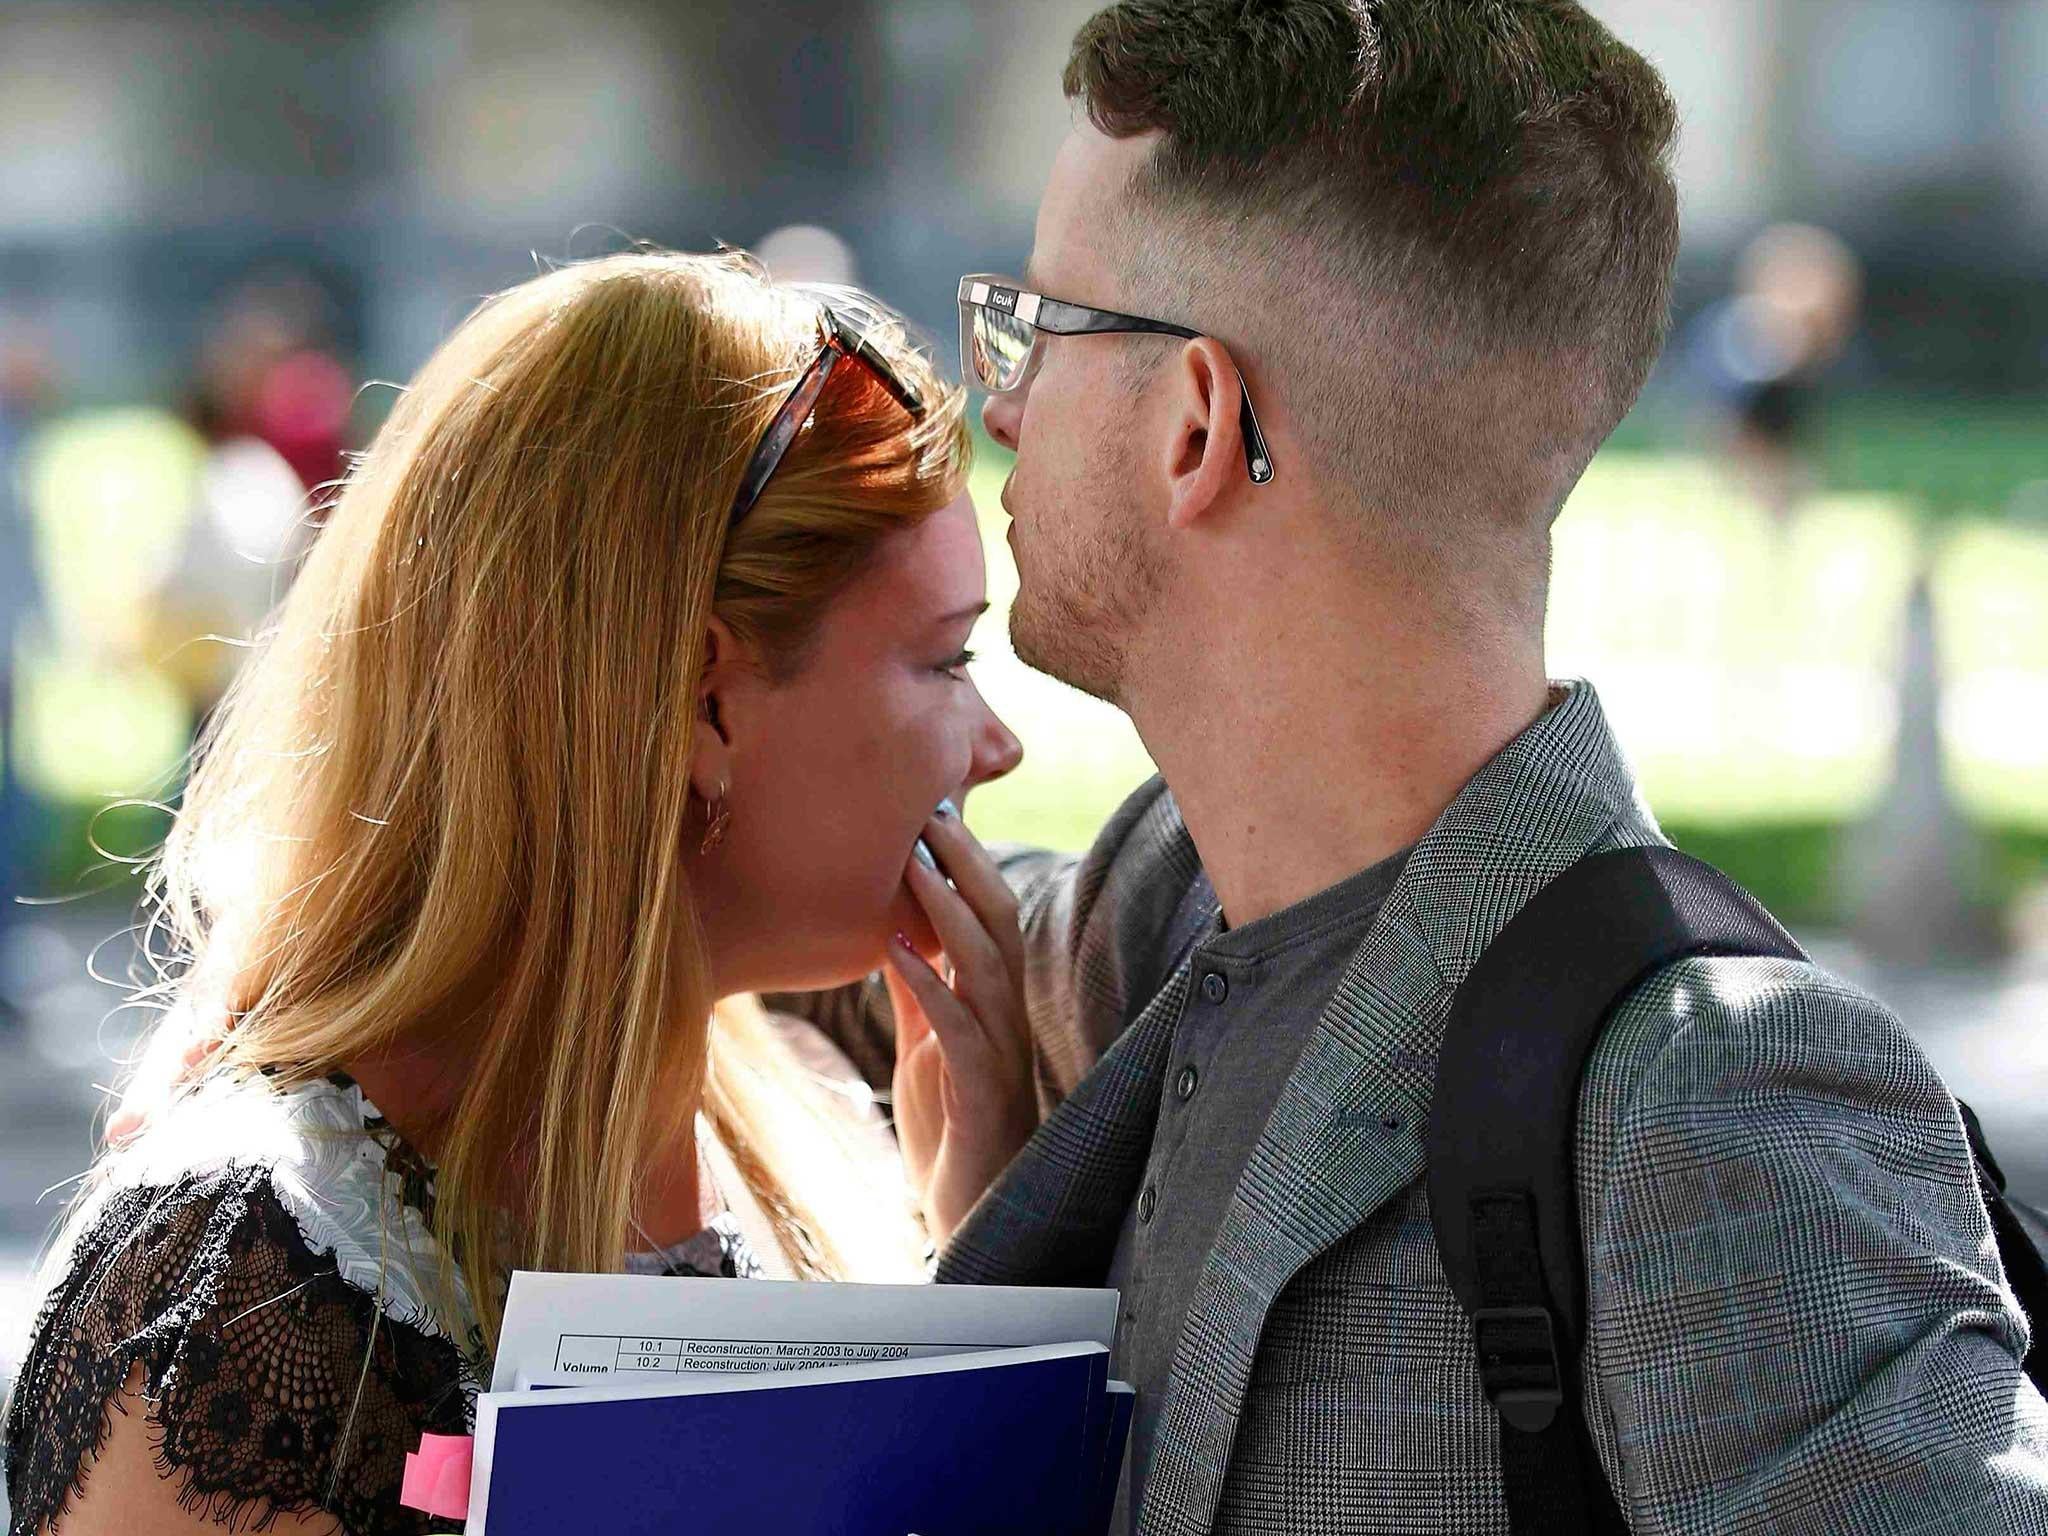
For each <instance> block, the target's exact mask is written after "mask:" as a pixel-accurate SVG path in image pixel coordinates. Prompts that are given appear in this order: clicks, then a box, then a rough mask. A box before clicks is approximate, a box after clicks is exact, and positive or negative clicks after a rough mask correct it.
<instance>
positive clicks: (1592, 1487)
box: [1427, 848, 1805, 1536]
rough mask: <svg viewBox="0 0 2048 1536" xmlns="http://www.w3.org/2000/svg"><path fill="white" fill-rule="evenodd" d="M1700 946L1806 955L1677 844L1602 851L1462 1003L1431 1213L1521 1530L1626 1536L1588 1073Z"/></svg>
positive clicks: (1513, 938)
mask: <svg viewBox="0 0 2048 1536" xmlns="http://www.w3.org/2000/svg"><path fill="white" fill-rule="evenodd" d="M1696 954H1740V955H1775V956H1782V957H1784V958H1787V959H1804V958H1805V953H1804V951H1802V950H1801V949H1800V948H1799V946H1798V945H1797V944H1796V943H1794V942H1793V939H1792V936H1791V935H1790V934H1788V933H1787V932H1786V931H1785V930H1784V929H1783V928H1781V927H1780V926H1779V925H1778V923H1777V922H1776V920H1775V919H1773V918H1772V917H1771V915H1770V914H1769V913H1768V912H1766V911H1765V910H1764V909H1763V908H1762V907H1761V906H1760V905H1758V903H1757V901H1756V900H1755V898H1754V897H1752V896H1750V895H1749V893H1748V892H1746V891H1744V890H1743V889H1742V888H1741V887H1740V886H1738V885H1736V884H1735V883H1734V882H1733V881H1731V880H1730V879H1728V877H1727V876H1725V875H1723V874H1722V873H1721V872H1720V871H1719V870H1717V869H1715V868H1714V867H1713V866H1712V865H1710V864H1704V863H1701V862H1700V861H1699V860H1698V859H1695V858H1692V857H1690V856H1688V855H1686V854H1682V853H1680V852H1678V851H1677V850H1676V849H1675V848H1632V849H1624V850H1619V851H1616V852H1612V853H1601V854H1593V855H1590V856H1588V857H1586V858H1584V859H1581V860H1580V861H1579V862H1578V863H1576V864H1574V865H1573V866H1572V867H1571V868H1569V869H1567V870H1566V871H1565V872H1564V873H1563V874H1561V875H1559V876H1558V877H1557V878H1556V879H1555V880H1553V881H1551V882H1550V884H1548V885H1547V886H1545V887H1544V888H1543V889H1542V890H1540V891H1539V892H1537V893H1536V895H1535V896H1534V897H1532V898H1531V899H1530V901H1529V903H1528V905H1526V906H1525V907H1523V908H1522V910H1521V911H1520V912H1518V913H1517V914H1516V915H1515V917H1514V919H1513V920H1512V921H1510V922H1509V923H1508V925H1507V926H1506V927H1505V928H1504V929H1502V930H1501V932H1500V934H1499V936H1498V937H1496V938H1495V939H1494V941H1493V942H1492V943H1491V944H1489V945H1488V946H1487V948H1486V951H1485V953H1484V954H1482V955H1481V956H1480V957H1479V961H1478V963H1477V964H1476V965H1474V966H1473V968H1472V972H1471V974H1470V975H1469V976H1468V977H1466V979H1465V982H1464V984H1463V985H1462V986H1460V987H1459V988H1458V991H1457V994H1456V996H1455V997H1454V998H1453V999H1452V1001H1451V1012H1450V1018H1449V1021H1448V1023H1447V1024H1446V1026H1445V1030H1444V1043H1443V1050H1442V1053H1441V1056H1440V1058H1439V1062H1438V1067H1437V1080H1436V1090H1435V1097H1434V1101H1433V1103H1432V1106H1431V1109H1430V1116H1429V1131H1428V1158H1429V1161H1428V1172H1427V1178H1428V1183H1429V1204H1430V1219H1431V1222H1432V1224H1433V1225H1434V1227H1435V1229H1436V1244H1437V1252H1438V1254H1439V1255H1440V1256H1441V1258H1442V1260H1443V1268H1444V1274H1445V1277H1446V1278H1447V1279H1448V1280H1449V1281H1450V1285H1451V1289H1452V1291H1454V1292H1455V1293H1456V1295H1457V1297H1458V1301H1459V1304H1460V1305H1462V1306H1463V1307H1464V1309H1465V1311H1466V1313H1467V1314H1468V1315H1469V1316H1470V1317H1471V1319H1472V1334H1473V1345H1474V1348H1475V1351H1476V1353H1477V1355H1478V1359H1479V1375H1480V1379H1481V1381H1482V1382H1483V1383H1484V1384H1485V1387H1486V1395H1487V1398H1488V1400H1489V1401H1491V1402H1492V1404H1493V1405H1494V1408H1495V1409H1496V1410H1497V1411H1498V1412H1499V1414H1500V1426H1501V1428H1500V1436H1501V1443H1500V1453H1501V1476H1502V1481H1503V1484H1504V1487H1505V1491H1506V1496H1507V1505H1508V1517H1509V1524H1510V1527H1511V1529H1512V1530H1513V1531H1514V1533H1515V1536H1549V1533H1558V1536H1565V1533H1569V1536H1580V1533H1582V1532H1587V1531H1602V1532H1623V1533H1625V1532H1626V1530H1627V1526H1626V1524H1625V1523H1624V1522H1623V1520H1622V1516H1621V1511H1620V1508H1619V1506H1618V1505H1617V1504H1616V1502H1615V1499H1614V1494H1613V1491H1612V1490H1611V1489H1610V1488H1609V1487H1608V1485H1607V1479H1606V1477H1605V1475H1604V1474H1603V1472H1602V1471H1601V1468H1600V1463H1599V1459H1598V1457H1597V1455H1596V1454H1595V1452H1594V1449H1593V1443H1592V1437H1591V1434H1590V1432H1589V1431H1588V1429H1587V1426H1586V1422H1585V1415H1584V1412H1583V1410H1582V1407H1581V1398H1580V1382H1579V1351H1580V1348H1581V1346H1582V1345H1583V1343H1584V1334H1585V1313H1586V1300H1585V1279H1584V1275H1583V1273H1582V1269H1583V1262H1584V1261H1583V1258H1582V1256H1581V1248H1580V1235H1579V1214H1578V1199H1577V1195H1576V1190H1575V1185H1574V1183H1573V1174H1572V1163H1573V1149H1574V1147H1575V1145H1576V1141H1577V1119H1578V1099H1579V1078H1580V1075H1581V1074H1582V1073H1583V1071H1584V1070H1585V1065H1586V1059H1587V1057H1588V1056H1589V1055H1590V1054H1591V1052H1592V1048H1593V1045H1594V1042H1595V1041H1596V1040H1598V1039H1599V1036H1600V1031H1601V1029H1602V1027H1603V1026H1604V1025H1605V1023H1606V1021H1607V1016H1608V1014H1609V1013H1610V1012H1611V1011H1612V1010H1613V1008H1614V1005H1615V1004H1616V1003H1617V1002H1619V1001H1620V1000H1621V999H1622V998H1624V997H1626V996H1627V995H1628V994H1629V993H1630V992H1631V991H1633V990H1634V988H1635V987H1636V985H1637V984H1638V983H1640V982H1641V981H1643V980H1644V979H1645V978H1647V977H1648V976H1649V975H1650V974H1651V973H1652V972H1654V971H1656V970H1658V969H1660V968H1661V967H1663V966H1665V965H1667V964H1669V963H1670V962H1672V961H1673V960H1677V959H1680V958H1682V957H1684V956H1687V955H1696Z"/></svg>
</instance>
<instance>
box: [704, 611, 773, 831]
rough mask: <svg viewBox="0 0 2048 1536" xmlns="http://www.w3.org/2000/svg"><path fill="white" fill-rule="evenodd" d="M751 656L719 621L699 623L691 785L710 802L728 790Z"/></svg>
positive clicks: (751, 675)
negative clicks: (700, 639) (699, 663)
mask: <svg viewBox="0 0 2048 1536" xmlns="http://www.w3.org/2000/svg"><path fill="white" fill-rule="evenodd" d="M751 662H752V658H751V656H749V655H748V654H747V652H746V650H745V648H744V647H742V646H741V644H740V643H739V638H738V637H737V636H736V635H734V634H733V632H732V629H731V627H730V626H729V625H727V624H726V622H725V621H724V620H723V619H720V618H716V617H713V618H711V619H709V620H707V621H706V622H705V625H704V670H703V672H701V673H700V674H699V675H698V678H697V691H696V697H695V698H694V699H693V700H692V701H691V702H692V704H693V706H694V707H695V709H696V711H697V729H696V730H695V731H694V732H692V733H691V747H690V787H691V788H692V789H693V790H695V791H696V792H697V798H698V799H700V800H702V801H703V802H704V803H705V804H707V805H709V804H710V803H711V802H712V801H714V800H716V799H717V798H719V796H720V795H723V794H730V793H731V792H732V783H733V776H734V771H735V766H736V764H735V756H736V754H735V752H734V735H735V727H736V725H737V726H738V727H740V728H742V729H743V728H744V725H745V720H746V716H747V704H748V699H749V694H750V693H751V691H752V689H753V688H754V687H755V686H757V685H758V681H759V680H758V677H757V676H756V669H755V668H754V667H753V666H752V665H751Z"/></svg>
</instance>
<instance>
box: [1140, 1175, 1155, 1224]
mask: <svg viewBox="0 0 2048 1536" xmlns="http://www.w3.org/2000/svg"><path fill="white" fill-rule="evenodd" d="M1158 1209H1159V1191H1158V1190H1157V1189H1155V1188H1153V1187H1152V1186H1151V1185H1150V1184H1147V1185H1146V1186H1145V1192H1144V1193H1143V1194H1141V1195H1139V1196H1138V1222H1139V1225H1141V1226H1143V1225H1148V1224H1149V1223H1150V1222H1151V1220H1152V1213H1153V1212H1154V1211H1156V1210H1158Z"/></svg>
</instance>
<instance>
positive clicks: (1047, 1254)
mask: <svg viewBox="0 0 2048 1536" xmlns="http://www.w3.org/2000/svg"><path fill="white" fill-rule="evenodd" d="M1187 989H1188V967H1187V966H1186V965H1185V964H1183V965H1181V966H1179V967H1178V968H1177V969H1176V970H1175V971H1174V973H1173V975H1172V976H1171V977H1169V978H1168V980H1167V983H1166V985H1165V986H1164V987H1163V988H1161V989H1160V991H1159V992H1158V993H1157V995H1155V996H1154V997H1153V999H1152V1001H1151V1002H1150V1003H1149V1004H1147V1005H1146V1007H1145V1010H1144V1011H1143V1012H1142V1013H1140V1014H1139V1015H1138V1018H1137V1020H1136V1021H1135V1022H1134V1023H1133V1024H1132V1025H1131V1026H1130V1028H1128V1029H1126V1030H1125V1031H1124V1032H1123V1033H1122V1034H1121V1035H1119V1036H1118V1037H1117V1039H1116V1041H1115V1043H1114V1044H1113V1045H1111V1046H1110V1048H1109V1049H1108V1050H1107V1051H1105V1052H1104V1053H1103V1055H1102V1059H1101V1060H1099V1061H1098V1062H1096V1064H1095V1066H1094V1068H1093V1070H1091V1071H1090V1072H1089V1074H1088V1075H1087V1076H1086V1077H1084V1078H1083V1079H1081V1081H1080V1082H1079V1083H1078V1084H1077V1085H1075V1088H1074V1091H1073V1092H1072V1093H1070V1094H1068V1095H1067V1097H1066V1098H1065V1099H1063V1100H1062V1101H1061V1102H1060V1104H1059V1106H1058V1108H1056V1109H1055V1110H1053V1112H1052V1113H1051V1114H1050V1115H1048V1116H1047V1117H1046V1119H1045V1121H1044V1122H1043V1123H1042V1124H1041V1125H1040V1126H1039V1127H1038V1130H1037V1132H1036V1133H1035V1134H1034V1135H1033V1136H1032V1138H1031V1140H1030V1141H1028V1142H1026V1143H1025V1144H1024V1149H1023V1151H1021V1152H1019V1153H1018V1154H1017V1157H1016V1158H1015V1160H1014V1161H1012V1162H1011V1164H1010V1166H1009V1167H1008V1168H1007V1169H1005V1170H1004V1171H1003V1174H1002V1176H1001V1177H1000V1178H998V1179H997V1180H996V1182H995V1183H994V1184H992V1185H990V1186H989V1189H988V1191H987V1193H985V1194H984V1195H983V1196H982V1197H981V1199H980V1201H979V1202H977V1204H976V1205H975V1207H974V1209H973V1210H972V1211H971V1212H969V1213H968V1216H967V1219H966V1220H965V1221H964V1222H962V1223H961V1224H960V1226H959V1228H958V1229H957V1230H956V1231H955V1232H954V1234H953V1238H952V1241H951V1242H950V1243H948V1244H947V1246H946V1250H945V1252H944V1253H943V1254H941V1255H940V1257H939V1267H938V1274H937V1277H936V1278H937V1279H938V1281H939V1282H940V1283H941V1284H943V1285H1100V1284H1102V1279H1103V1276H1104V1275H1105V1274H1107V1273H1108V1270H1109V1261H1110V1258H1111V1256H1112V1255H1113V1254H1114V1252H1115V1250H1116V1238H1117V1232H1118V1229H1119V1228H1120V1227H1121V1225H1122V1223H1123V1219H1124V1213H1125V1212H1126V1211H1128V1210H1129V1209H1130V1204H1131V1199H1132V1196H1133V1194H1134V1192H1135V1190H1136V1187H1137V1183H1138V1177H1139V1175H1140V1174H1141V1173H1142V1172H1143V1171H1144V1168H1145V1159H1146V1157H1147V1155H1148V1154H1149V1153H1150V1152H1151V1150H1152V1132H1153V1128H1154V1126H1155V1124H1156V1123H1157V1121H1158V1118H1159V1098H1160V1089H1161V1085H1162V1079H1163V1077H1164V1074H1165V1071H1166V1058H1167V1053H1168V1049H1169V1047H1170V1046H1171V1045H1172V1043H1173V1029H1174V1024H1175V1022H1176V1021H1177V1020H1178V1019H1179V1017H1180V1010H1181V1005H1182V1003H1183V1002H1184V1001H1185V1000H1186V997H1187Z"/></svg>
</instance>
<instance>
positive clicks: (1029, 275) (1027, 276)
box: [1017, 258, 1038, 293]
mask: <svg viewBox="0 0 2048 1536" xmlns="http://www.w3.org/2000/svg"><path fill="white" fill-rule="evenodd" d="M1033 259H1034V260H1035V259H1036V258H1033ZM1017 281H1018V282H1019V283H1021V284H1022V285H1023V286H1024V288H1025V289H1026V290H1027V291H1028V292H1031V293H1036V292H1038V277H1037V274H1035V273H1034V272H1033V271H1032V270H1031V262H1029V261H1027V262H1025V263H1024V270H1023V272H1022V273H1020V274H1019V275H1018V278H1017Z"/></svg>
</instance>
